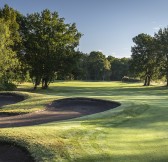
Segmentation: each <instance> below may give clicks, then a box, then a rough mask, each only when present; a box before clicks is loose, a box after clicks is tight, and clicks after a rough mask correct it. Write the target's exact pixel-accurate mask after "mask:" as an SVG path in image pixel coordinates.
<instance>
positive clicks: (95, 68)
mask: <svg viewBox="0 0 168 162" xmlns="http://www.w3.org/2000/svg"><path fill="white" fill-rule="evenodd" d="M88 69H89V75H90V79H91V80H104V79H105V77H106V74H107V71H108V70H110V63H109V61H108V60H107V59H106V57H105V55H103V53H102V52H99V51H92V52H91V53H90V54H89V56H88Z"/></svg>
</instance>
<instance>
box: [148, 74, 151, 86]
mask: <svg viewBox="0 0 168 162" xmlns="http://www.w3.org/2000/svg"><path fill="white" fill-rule="evenodd" d="M150 81H151V77H150V76H148V82H147V86H150Z"/></svg>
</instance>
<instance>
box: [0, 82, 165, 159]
mask: <svg viewBox="0 0 168 162" xmlns="http://www.w3.org/2000/svg"><path fill="white" fill-rule="evenodd" d="M31 88H32V85H31V84H30V83H25V84H22V85H20V86H19V87H18V91H16V93H18V94H23V95H24V96H26V100H24V101H21V102H18V103H16V104H14V105H7V106H4V107H3V108H2V109H0V113H14V114H15V113H20V114H24V113H32V112H35V111H42V110H44V109H45V106H46V105H47V104H49V103H51V102H52V101H53V100H58V99H64V98H74V97H87V98H95V99H103V100H109V101H116V102H119V103H121V106H119V107H117V108H115V109H110V110H107V111H104V112H100V113H96V114H93V115H87V116H83V117H79V118H74V119H70V120H64V121H55V122H49V123H46V124H41V125H34V126H23V127H11V128H1V129H0V141H1V142H4V141H5V142H8V143H9V142H11V143H14V144H17V145H20V146H21V147H24V148H25V149H27V150H28V151H29V152H30V154H31V156H32V157H33V158H34V159H35V160H36V161H37V162H41V161H44V162H64V161H65V162H69V161H72V162H74V161H76V162H113V161H114V162H153V161H156V162H166V161H167V160H168V154H167V152H168V134H167V132H168V117H167V116H168V106H167V105H168V89H167V88H166V87H161V86H149V87H144V86H142V83H136V84H131V83H121V82H80V81H70V82H65V81H60V82H55V83H52V84H51V85H50V87H49V89H48V90H43V89H37V90H36V91H31Z"/></svg>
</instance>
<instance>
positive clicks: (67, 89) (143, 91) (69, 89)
mask: <svg viewBox="0 0 168 162" xmlns="http://www.w3.org/2000/svg"><path fill="white" fill-rule="evenodd" d="M18 91H26V92H27V91H28V92H32V93H39V94H46V95H55V96H65V97H66V96H142V95H158V96H166V95H167V94H168V88H167V87H165V86H161V87H155V86H150V87H143V86H142V87H135V86H130V85H128V87H127V86H125V87H74V86H58V87H56V86H50V87H49V89H47V90H43V89H40V88H38V89H37V90H36V91H32V90H31V89H23V88H18Z"/></svg>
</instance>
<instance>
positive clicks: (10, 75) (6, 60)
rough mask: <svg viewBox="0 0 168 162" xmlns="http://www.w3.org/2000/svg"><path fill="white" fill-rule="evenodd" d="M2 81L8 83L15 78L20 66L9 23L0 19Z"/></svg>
mask: <svg viewBox="0 0 168 162" xmlns="http://www.w3.org/2000/svg"><path fill="white" fill-rule="evenodd" d="M0 38H1V41H0V83H1V84H8V83H10V82H12V81H13V80H15V77H16V76H15V72H16V68H17V66H18V59H17V56H16V52H15V51H13V50H12V47H13V45H14V42H13V40H12V39H10V38H11V31H10V29H9V26H8V23H7V22H6V21H4V20H3V19H0Z"/></svg>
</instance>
